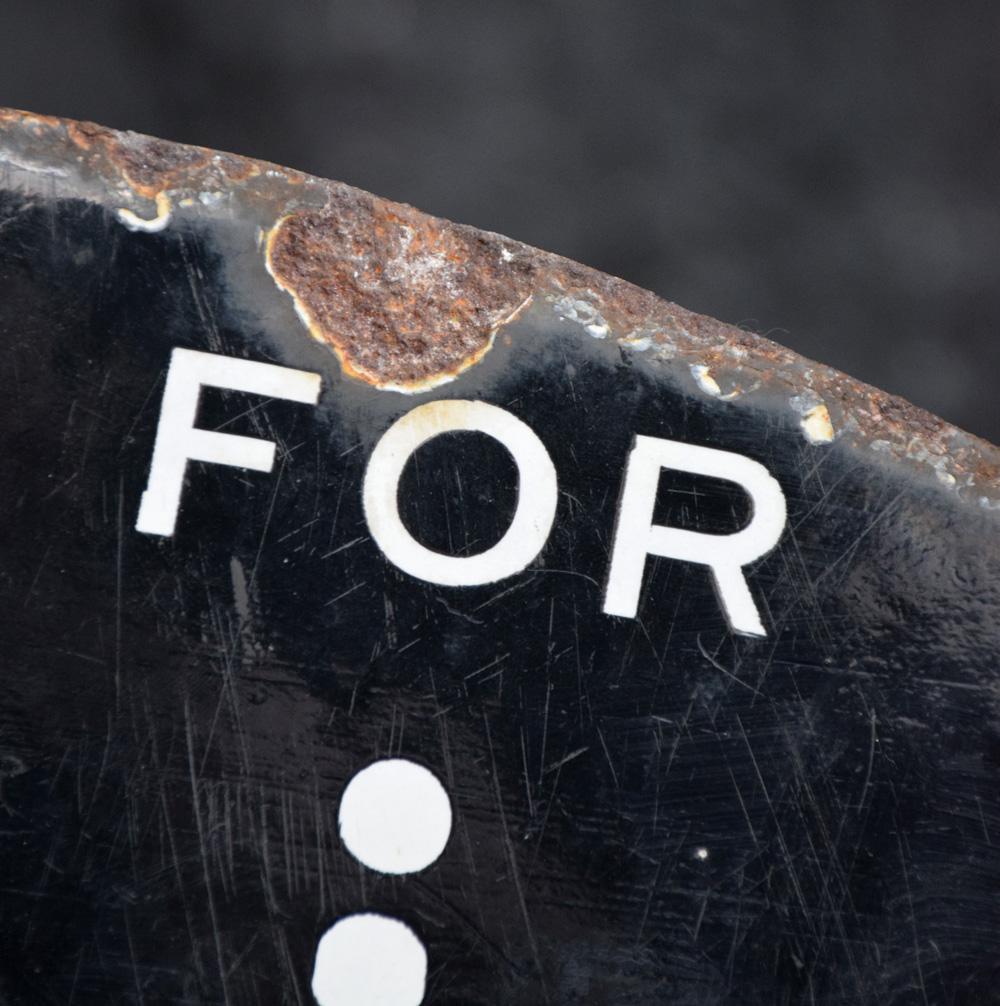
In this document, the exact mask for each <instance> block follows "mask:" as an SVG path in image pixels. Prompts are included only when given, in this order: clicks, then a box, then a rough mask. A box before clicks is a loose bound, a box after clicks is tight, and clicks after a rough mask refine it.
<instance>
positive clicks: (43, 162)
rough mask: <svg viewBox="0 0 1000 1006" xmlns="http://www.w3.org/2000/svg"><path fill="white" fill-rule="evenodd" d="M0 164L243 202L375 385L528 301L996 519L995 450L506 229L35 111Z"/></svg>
mask: <svg viewBox="0 0 1000 1006" xmlns="http://www.w3.org/2000/svg"><path fill="white" fill-rule="evenodd" d="M0 154H2V156H3V158H4V159H5V160H8V161H9V162H10V163H11V164H13V165H15V166H17V167H19V168H23V169H25V170H27V171H28V172H31V171H38V172H40V173H42V174H45V175H46V176H48V177H47V182H48V183H49V189H48V190H47V191H50V190H51V187H52V184H53V179H52V177H51V176H52V175H62V174H64V173H65V166H66V165H74V166H75V168H76V172H77V176H78V181H79V179H86V180H88V182H89V183H90V184H91V185H92V196H91V197H92V198H94V199H96V200H99V201H101V202H103V203H105V204H107V205H110V206H111V207H113V208H114V209H115V210H116V212H117V215H118V219H119V220H120V221H121V223H122V225H123V226H126V227H130V228H131V229H133V230H143V231H150V232H155V231H160V230H164V229H166V228H167V227H169V226H171V223H172V220H173V215H174V214H175V213H176V212H178V211H183V210H184V209H185V208H186V207H193V206H197V207H198V210H199V212H201V213H207V214H211V213H212V212H213V211H214V209H215V208H217V207H219V206H222V205H228V204H229V203H230V202H231V201H233V200H236V201H237V202H238V205H239V209H240V212H241V213H243V214H246V215H249V216H250V217H252V218H254V219H259V220H260V221H261V232H262V233H261V241H260V249H261V254H262V256H263V264H264V266H265V267H266V269H267V272H268V273H269V274H270V276H271V278H272V279H273V281H274V283H275V284H276V285H277V286H278V288H279V289H281V290H283V291H285V292H286V293H287V294H288V295H289V296H290V297H291V298H292V301H293V303H294V306H295V309H296V311H297V313H298V315H299V318H300V319H301V321H302V323H303V325H304V326H305V328H306V329H307V330H308V332H309V333H310V335H311V337H312V338H313V339H315V340H316V341H317V342H319V343H321V344H323V345H326V346H328V347H329V348H330V350H331V351H332V352H333V353H334V354H336V356H337V358H338V359H339V361H340V364H341V366H342V368H343V371H344V373H345V374H347V375H348V376H350V377H351V378H354V379H356V380H359V381H364V382H366V383H368V384H370V385H372V386H374V387H376V388H381V389H386V390H393V391H403V392H407V393H418V392H421V391H425V390H427V389H429V388H433V387H435V386H437V385H440V384H442V383H444V382H447V381H449V380H452V379H454V378H455V377H456V376H457V375H459V374H461V373H462V372H463V371H464V370H467V369H468V368H470V367H472V366H474V365H475V364H476V363H477V362H478V361H479V360H481V359H482V358H483V356H484V355H485V354H486V353H488V352H489V349H490V347H491V346H492V345H493V342H494V339H495V337H496V334H497V332H498V331H500V330H501V329H502V328H503V327H504V326H505V325H507V324H509V323H510V322H511V321H512V320H513V319H514V318H516V317H517V316H518V315H519V314H520V313H521V312H522V311H523V310H524V309H525V308H526V307H527V306H528V305H529V304H532V303H534V304H535V305H536V306H543V307H546V308H547V309H549V310H551V311H552V312H553V313H554V314H555V315H556V316H557V317H558V318H560V319H562V320H563V321H565V322H567V323H569V324H571V325H576V326H578V327H579V329H580V331H581V335H582V336H585V337H590V338H595V339H608V340H615V341H617V342H618V343H619V344H620V345H621V346H622V347H624V348H626V349H627V350H629V351H632V352H635V353H648V354H649V355H650V357H651V358H652V359H655V360H657V361H660V362H663V363H666V364H668V365H669V366H670V367H671V368H672V371H673V372H674V373H675V375H678V376H679V377H680V378H682V379H684V380H688V381H690V384H691V389H692V392H693V393H700V394H704V395H707V396H709V397H712V398H715V399H717V400H719V401H722V402H730V403H734V404H735V403H738V402H741V401H742V402H745V403H752V402H753V401H754V400H755V398H756V397H757V396H758V395H759V394H768V395H772V396H773V395H774V394H775V393H778V394H780V395H785V396H786V397H787V404H788V408H789V409H790V410H791V411H792V413H793V414H794V415H795V416H797V417H798V421H799V423H800V426H801V429H802V434H803V438H804V440H805V441H806V442H807V443H808V444H811V445H815V446H816V447H818V448H822V447H823V445H825V444H829V443H832V442H833V441H834V440H847V441H848V442H850V443H852V444H854V445H855V446H857V447H859V448H864V449H870V450H873V451H876V452H880V453H882V454H884V455H886V456H891V457H895V458H897V459H899V460H901V461H904V462H907V463H910V464H911V465H915V466H918V467H920V468H923V469H927V468H930V469H931V470H932V471H933V472H934V474H935V476H936V478H937V480H938V481H939V482H940V483H941V484H942V485H943V486H945V487H952V488H956V489H957V490H958V491H959V493H960V494H961V495H962V496H965V497H967V498H970V497H971V498H972V499H974V500H976V501H978V502H979V503H980V505H982V506H983V507H985V508H988V509H1000V452H998V450H997V448H995V447H993V446H992V445H990V444H987V443H986V442H985V441H982V440H980V439H979V438H976V437H974V436H971V435H970V434H967V433H964V432H962V431H961V430H958V429H956V428H955V427H953V426H951V425H949V424H948V423H946V422H944V421H943V420H941V419H938V418H937V417H935V416H932V415H931V414H929V413H927V412H926V411H924V410H923V409H920V408H917V407H916V406H914V405H911V404H910V403H909V402H907V401H905V400H904V399H901V398H898V397H895V396H893V395H889V394H887V393H885V392H882V391H879V390H877V389H875V388H873V387H871V386H869V385H866V384H863V383H862V382H860V381H856V380H854V379H853V378H850V377H848V376H846V375H844V374H842V373H840V372H839V371H836V370H834V369H833V368H831V367H826V366H823V365H821V364H816V363H812V362H811V361H809V360H806V359H803V358H802V357H800V356H798V355H797V354H795V353H793V352H791V351H790V350H788V349H786V348H784V347H782V346H779V345H778V344H776V343H774V342H771V341H770V340H769V339H766V338H763V337H761V336H758V335H755V334H753V333H750V332H747V331H745V330H743V329H740V328H736V327H733V326H730V325H726V324H723V323H722V322H718V321H715V320H714V319H712V318H708V317H705V316H704V315H698V314H695V313H693V312H691V311H687V310H685V309H684V308H681V307H678V306H677V305H675V304H671V303H669V302H668V301H664V300H661V299H660V298H658V297H656V296H655V295H654V294H652V293H649V292H648V291H646V290H641V289H639V288H638V287H635V286H633V285H632V284H630V283H627V282H625V281H624V280H620V279H616V278H614V277H611V276H607V275H605V274H602V273H599V272H597V271H595V270H593V269H589V268H587V267H585V266H582V265H579V264H577V263H575V262H571V261H568V260H567V259H563V258H560V257H559V256H556V255H552V254H549V253H546V252H542V251H539V250H537V249H535V248H531V247H529V246H527V245H524V244H521V243H519V242H516V241H512V240H510V239H508V238H505V237H501V236H500V235H497V234H491V233H487V232H483V231H478V230H475V229H474V228H471V227H465V226H462V225H459V224H453V223H450V222H448V221H445V220H441V219H438V218H435V217H432V216H428V215H426V214H423V213H421V212H419V211H417V210H415V209H413V208H412V207H410V206H406V205H403V204H400V203H394V202H391V201H389V200H386V199H381V198H379V197H377V196H373V195H371V194H369V193H367V192H362V191H360V190H358V189H354V188H351V187H349V186H347V185H344V184H342V183H339V182H330V181H324V180H321V179H317V178H314V177H312V176H309V175H305V174H303V173H301V172H296V171H291V170H289V169H286V168H280V167H278V166H276V165H271V164H267V163H266V162H262V161H255V160H252V159H249V158H245V157H240V156H236V155H232V154H224V153H218V152H215V151H211V150H208V149H206V148H202V147H192V146H185V145H183V144H177V143H171V142H168V141H164V140H158V139H154V138H152V137H148V136H143V135H141V134H137V133H130V132H119V131H116V130H112V129H107V128H106V127H103V126H98V125H95V124H93V123H85V122H74V121H72V120H66V119H58V118H54V117H51V116H40V115H35V114H32V113H29V112H20V111H15V110H7V109H0ZM55 187H56V189H57V190H58V184H57V183H56V185H55ZM79 189H80V185H79V184H77V185H75V186H74V187H73V190H72V191H73V193H74V194H78V192H79ZM230 212H231V209H230Z"/></svg>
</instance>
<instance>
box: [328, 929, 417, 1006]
mask: <svg viewBox="0 0 1000 1006" xmlns="http://www.w3.org/2000/svg"><path fill="white" fill-rule="evenodd" d="M426 984H427V951H426V950H424V945H423V944H422V943H421V942H420V940H419V939H418V938H417V936H416V935H415V934H414V932H413V930H412V929H410V927H409V926H407V925H406V924H405V923H403V922H400V921H399V920H398V919H390V918H388V917H387V916H384V915H370V914H365V915H348V916H347V918H344V919H340V920H339V921H338V922H337V923H336V924H335V925H333V926H332V927H331V928H330V929H328V930H327V931H326V932H325V933H324V934H323V938H322V939H321V940H320V941H319V946H318V947H317V948H316V965H315V967H314V968H313V977H312V992H313V995H314V996H315V997H316V1001H317V1002H318V1003H319V1006H419V1004H420V1003H421V1002H423V999H424V989H425V986H426Z"/></svg>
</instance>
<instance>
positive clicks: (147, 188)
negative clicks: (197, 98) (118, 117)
mask: <svg viewBox="0 0 1000 1006" xmlns="http://www.w3.org/2000/svg"><path fill="white" fill-rule="evenodd" d="M68 131H69V136H70V138H71V139H72V140H73V142H74V143H76V144H77V146H79V147H81V148H83V149H84V150H90V149H91V148H93V147H94V146H95V145H96V146H99V147H100V148H101V149H102V151H103V152H104V153H105V154H106V155H107V157H108V159H109V160H110V161H111V162H112V163H113V164H114V165H115V166H116V167H117V168H118V170H119V171H120V172H121V174H122V176H123V177H124V179H125V181H126V182H127V183H128V185H129V187H130V188H131V189H132V190H133V191H134V192H136V193H137V194H138V195H140V196H144V197H145V198H146V199H155V198H156V196H157V195H158V194H159V193H161V192H164V191H166V190H167V189H171V188H175V187H177V186H178V183H179V182H180V179H181V178H183V177H184V176H186V175H189V174H190V173H191V172H192V171H193V170H194V169H196V168H200V167H202V166H204V165H205V164H207V163H208V161H209V159H210V158H211V156H212V152H211V151H210V150H205V149H203V148H202V147H188V146H183V145H182V144H179V143H169V142H168V141H166V140H157V139H154V138H153V137H150V136H143V135H142V134H140V133H118V132H115V131H114V130H111V129H105V128H104V127H103V126H98V125H96V124H95V123H93V122H74V123H70V124H69V126H68Z"/></svg>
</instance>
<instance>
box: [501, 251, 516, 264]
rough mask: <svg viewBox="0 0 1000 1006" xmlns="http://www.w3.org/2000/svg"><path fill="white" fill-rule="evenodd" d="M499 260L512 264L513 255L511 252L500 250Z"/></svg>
mask: <svg viewBox="0 0 1000 1006" xmlns="http://www.w3.org/2000/svg"><path fill="white" fill-rule="evenodd" d="M500 258H501V259H503V261H504V262H513V261H514V253H513V252H512V251H508V250H507V249H506V248H501V249H500Z"/></svg>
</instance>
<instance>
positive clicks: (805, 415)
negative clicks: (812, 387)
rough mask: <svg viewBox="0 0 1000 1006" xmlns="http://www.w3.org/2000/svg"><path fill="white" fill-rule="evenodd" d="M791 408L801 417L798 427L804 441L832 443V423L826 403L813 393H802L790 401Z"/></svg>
mask: <svg viewBox="0 0 1000 1006" xmlns="http://www.w3.org/2000/svg"><path fill="white" fill-rule="evenodd" d="M790 404H791V406H792V408H793V409H794V410H795V411H796V412H797V413H798V414H799V415H800V416H801V417H802V418H801V419H800V420H799V426H801V427H802V432H803V434H804V435H805V438H806V440H808V441H809V443H811V444H829V443H832V442H833V438H834V430H833V422H832V421H831V419H830V410H829V409H828V408H827V406H826V402H824V401H823V399H822V398H820V397H819V395H817V394H816V393H815V392H814V391H804V392H803V393H802V394H801V395H795V396H794V397H793V398H792V399H791V403H790Z"/></svg>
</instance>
